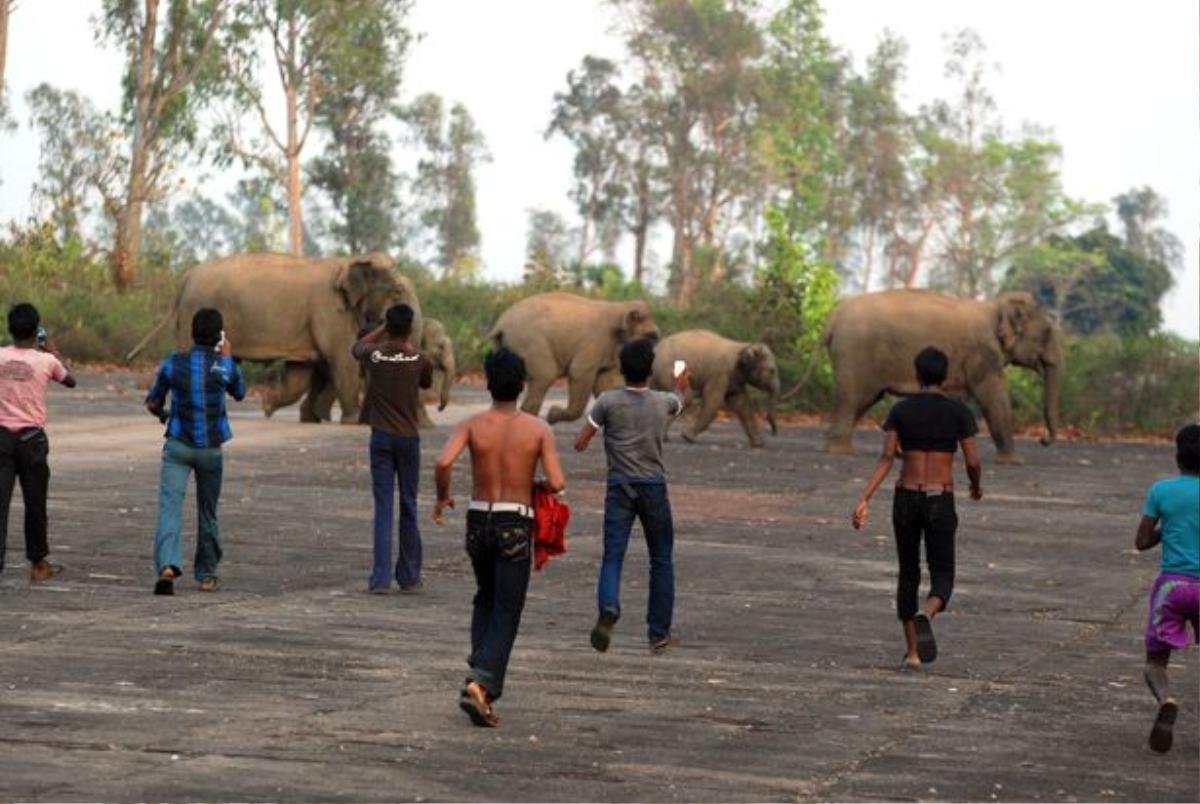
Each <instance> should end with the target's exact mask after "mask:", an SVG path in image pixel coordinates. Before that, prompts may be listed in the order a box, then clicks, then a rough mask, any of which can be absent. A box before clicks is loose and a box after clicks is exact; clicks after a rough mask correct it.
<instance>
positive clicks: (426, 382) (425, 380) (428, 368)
mask: <svg viewBox="0 0 1200 804" xmlns="http://www.w3.org/2000/svg"><path fill="white" fill-rule="evenodd" d="M446 382H450V378H449V377H447V378H446ZM417 384H418V385H419V386H420V387H421V388H432V387H433V361H432V360H430V359H429V358H428V357H426V356H425V355H421V379H420V381H419V382H418V383H417Z"/></svg>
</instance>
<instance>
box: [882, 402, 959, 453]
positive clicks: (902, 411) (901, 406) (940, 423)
mask: <svg viewBox="0 0 1200 804" xmlns="http://www.w3.org/2000/svg"><path fill="white" fill-rule="evenodd" d="M883 429H884V430H895V431H896V432H897V433H898V434H899V436H900V449H902V450H905V451H906V452H907V451H908V450H916V451H918V452H954V451H956V450H957V449H958V442H960V441H962V440H963V439H964V438H970V437H971V436H973V435H975V433H976V432H978V429H977V428H976V426H975V417H974V416H973V415H971V410H970V408H968V407H967V406H966V405H964V404H963V403H962V402H960V401H959V400H957V399H953V398H951V397H948V396H943V395H941V394H935V393H926V394H917V395H916V396H910V397H908V398H907V399H901V400H900V401H899V402H897V403H896V404H895V405H893V406H892V409H891V410H890V411H889V412H888V417H887V421H885V422H884V423H883Z"/></svg>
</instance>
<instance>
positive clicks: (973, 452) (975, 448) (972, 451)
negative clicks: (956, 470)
mask: <svg viewBox="0 0 1200 804" xmlns="http://www.w3.org/2000/svg"><path fill="white" fill-rule="evenodd" d="M959 443H960V444H961V445H962V451H963V458H964V459H965V460H966V462H967V477H968V478H969V479H970V481H971V499H972V500H982V499H983V486H982V485H981V483H982V482H983V462H982V461H981V460H980V459H979V445H978V444H976V443H975V437H974V436H971V437H968V438H964V439H963V440H962V441H961V442H959Z"/></svg>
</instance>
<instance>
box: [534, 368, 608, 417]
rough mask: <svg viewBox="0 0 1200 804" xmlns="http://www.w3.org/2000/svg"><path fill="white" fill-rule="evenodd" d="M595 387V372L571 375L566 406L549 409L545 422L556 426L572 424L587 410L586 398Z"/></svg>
mask: <svg viewBox="0 0 1200 804" xmlns="http://www.w3.org/2000/svg"><path fill="white" fill-rule="evenodd" d="M595 387H596V372H594V371H590V372H583V373H581V374H579V375H575V374H572V375H571V378H570V384H569V385H568V386H567V406H566V407H565V408H563V407H560V406H558V405H555V406H554V407H552V408H550V412H549V413H547V414H546V421H548V422H550V424H556V423H558V422H573V421H575V420H576V419H578V418H579V417H580V416H582V415H583V414H584V412H585V411H586V410H587V403H588V398H589V397H590V396H591V394H592V389H593V388H595Z"/></svg>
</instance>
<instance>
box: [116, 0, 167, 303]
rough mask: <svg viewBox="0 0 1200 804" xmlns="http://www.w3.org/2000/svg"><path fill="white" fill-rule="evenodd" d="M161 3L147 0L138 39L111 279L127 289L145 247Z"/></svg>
mask: <svg viewBox="0 0 1200 804" xmlns="http://www.w3.org/2000/svg"><path fill="white" fill-rule="evenodd" d="M158 2H159V0H145V3H146V17H145V21H144V23H143V27H142V31H141V41H140V42H139V53H138V68H137V85H136V87H135V90H134V111H133V146H132V153H131V155H130V160H129V185H128V189H127V191H126V195H125V207H124V208H123V209H122V210H121V213H120V217H119V218H118V220H117V231H116V242H115V243H114V246H113V254H112V278H113V284H115V285H116V286H117V289H118V290H124V289H125V288H128V287H129V286H130V285H131V284H133V282H134V280H135V279H136V278H137V264H138V257H139V255H140V254H141V250H142V211H143V207H144V205H145V202H146V173H147V169H148V167H149V163H150V148H151V147H152V137H151V131H150V127H151V122H150V101H151V93H152V91H153V79H154V40H155V37H156V35H157V33H158Z"/></svg>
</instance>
